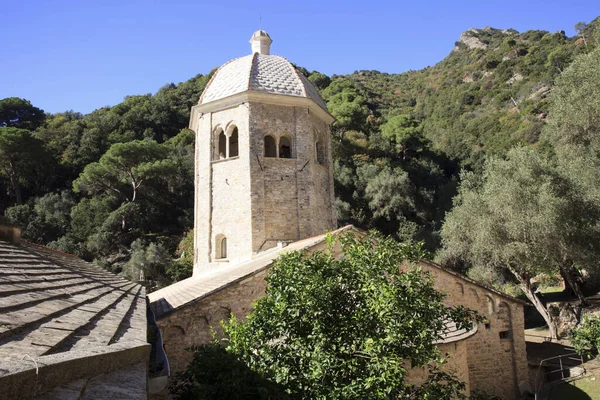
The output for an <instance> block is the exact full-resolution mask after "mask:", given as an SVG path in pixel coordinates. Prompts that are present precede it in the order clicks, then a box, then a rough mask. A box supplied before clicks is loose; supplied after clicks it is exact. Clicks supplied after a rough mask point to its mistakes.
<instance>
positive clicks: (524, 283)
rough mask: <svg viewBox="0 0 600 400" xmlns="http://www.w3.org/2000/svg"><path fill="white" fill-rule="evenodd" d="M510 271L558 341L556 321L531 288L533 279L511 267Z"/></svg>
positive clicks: (552, 336) (553, 337) (554, 338)
mask: <svg viewBox="0 0 600 400" xmlns="http://www.w3.org/2000/svg"><path fill="white" fill-rule="evenodd" d="M508 270H509V271H510V272H511V273H512V274H513V275H514V277H515V278H517V280H518V281H519V287H520V288H521V290H523V293H525V296H527V298H528V299H529V301H531V303H532V304H533V306H534V307H535V309H536V310H537V311H538V312H539V313H540V315H541V316H542V318H544V321H546V325H548V329H549V330H550V337H551V338H552V340H557V339H558V329H557V327H556V325H555V324H554V321H552V318H550V313H549V312H548V309H547V308H546V306H544V304H543V303H542V301H541V300H540V298H539V297H538V296H537V295H536V294H535V293H534V292H533V289H532V288H531V278H530V277H529V276H528V275H523V274H520V273H519V271H517V270H515V269H513V268H511V267H510V266H508Z"/></svg>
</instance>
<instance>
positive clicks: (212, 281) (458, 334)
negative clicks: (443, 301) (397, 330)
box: [148, 225, 477, 343]
mask: <svg viewBox="0 0 600 400" xmlns="http://www.w3.org/2000/svg"><path fill="white" fill-rule="evenodd" d="M345 231H352V232H353V233H355V234H359V235H363V234H364V232H363V231H361V230H359V229H356V228H355V227H354V226H352V225H347V226H345V227H343V228H340V229H338V230H336V231H333V232H332V235H339V234H341V233H343V232H345ZM326 236H327V235H319V236H314V237H311V238H308V239H304V240H299V241H297V242H293V243H291V244H289V245H288V246H286V247H283V248H277V249H273V250H269V251H266V252H264V253H263V254H259V255H258V256H257V257H255V258H254V259H252V260H249V261H246V262H242V263H239V264H236V265H232V266H231V267H225V268H222V269H217V270H215V271H214V272H212V273H210V272H209V273H207V274H204V275H201V276H196V277H192V278H188V279H185V280H183V281H180V282H177V283H174V284H172V285H170V286H167V287H165V288H162V289H160V290H157V291H156V292H153V293H150V294H149V295H148V299H149V300H150V307H151V309H152V311H154V315H156V317H157V318H161V317H164V316H166V315H168V314H170V313H172V312H175V311H176V310H177V309H179V308H182V307H185V306H188V305H190V304H193V303H195V302H197V301H200V300H203V299H205V298H208V297H209V296H210V295H211V294H213V293H217V292H219V291H220V290H223V289H225V288H227V287H228V286H230V285H232V284H235V283H237V282H240V281H242V280H244V279H246V278H249V277H251V276H252V275H255V274H257V273H259V272H262V271H264V270H266V269H268V268H269V267H270V266H271V265H272V264H273V261H274V260H275V259H276V258H277V257H278V256H279V255H280V254H282V253H283V252H286V251H311V250H313V249H314V248H315V247H316V246H317V245H319V244H320V243H323V242H324V241H325V240H326ZM476 332H477V326H476V325H474V326H473V328H471V329H458V328H457V326H456V324H455V323H454V321H450V320H448V321H445V323H444V332H443V333H442V335H441V339H440V340H438V341H437V342H436V343H452V342H456V341H459V340H463V339H466V338H468V337H470V336H472V335H474V334H475V333H476Z"/></svg>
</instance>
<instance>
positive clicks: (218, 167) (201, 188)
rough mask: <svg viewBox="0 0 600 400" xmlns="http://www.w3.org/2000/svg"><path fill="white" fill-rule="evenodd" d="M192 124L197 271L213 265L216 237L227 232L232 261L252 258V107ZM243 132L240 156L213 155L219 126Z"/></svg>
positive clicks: (198, 119)
mask: <svg viewBox="0 0 600 400" xmlns="http://www.w3.org/2000/svg"><path fill="white" fill-rule="evenodd" d="M192 118H197V120H196V121H191V123H190V127H191V128H192V129H195V132H196V149H195V187H196V189H195V193H196V196H195V197H196V199H195V209H194V218H195V221H194V226H195V230H194V234H195V237H194V253H195V255H194V259H195V262H194V273H195V274H197V273H198V272H199V271H200V269H206V268H211V267H213V266H214V260H215V256H216V249H215V246H216V237H217V235H225V237H227V248H228V258H229V259H230V261H233V260H236V259H237V260H239V259H242V258H244V257H246V258H249V257H250V255H251V254H252V253H251V243H252V227H251V215H252V214H251V208H250V207H251V204H250V171H249V167H248V165H249V157H250V153H249V138H248V136H249V130H248V107H247V105H245V104H241V105H239V106H236V107H232V108H228V109H225V110H222V111H218V112H214V113H207V114H203V115H202V116H201V117H194V114H193V115H192ZM233 125H235V126H236V127H237V128H238V135H239V142H238V145H239V156H238V157H234V158H231V159H225V160H214V158H216V157H214V154H213V153H214V149H213V143H214V140H213V138H214V136H215V132H217V130H218V129H223V130H224V131H230V130H231V127H232V126H233Z"/></svg>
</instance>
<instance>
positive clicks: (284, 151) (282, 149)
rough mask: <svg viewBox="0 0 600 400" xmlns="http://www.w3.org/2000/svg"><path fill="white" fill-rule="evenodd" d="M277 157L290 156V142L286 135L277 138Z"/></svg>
mask: <svg viewBox="0 0 600 400" xmlns="http://www.w3.org/2000/svg"><path fill="white" fill-rule="evenodd" d="M279 158H292V143H291V141H290V138H288V137H286V136H282V137H281V138H280V139H279Z"/></svg>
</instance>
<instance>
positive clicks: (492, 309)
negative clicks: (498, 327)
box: [485, 294, 496, 315]
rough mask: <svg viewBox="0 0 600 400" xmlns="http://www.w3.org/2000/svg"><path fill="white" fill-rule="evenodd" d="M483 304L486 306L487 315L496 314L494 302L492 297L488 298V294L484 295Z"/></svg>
mask: <svg viewBox="0 0 600 400" xmlns="http://www.w3.org/2000/svg"><path fill="white" fill-rule="evenodd" d="M485 303H486V305H487V312H488V314H489V315H493V314H494V313H495V312H496V309H495V307H494V300H493V299H492V296H490V295H489V294H486V295H485Z"/></svg>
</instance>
